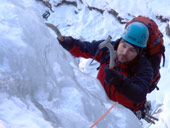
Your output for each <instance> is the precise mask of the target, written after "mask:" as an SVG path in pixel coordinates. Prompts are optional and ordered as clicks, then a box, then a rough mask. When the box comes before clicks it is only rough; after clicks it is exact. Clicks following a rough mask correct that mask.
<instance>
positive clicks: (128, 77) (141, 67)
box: [59, 22, 153, 112]
mask: <svg viewBox="0 0 170 128" xmlns="http://www.w3.org/2000/svg"><path fill="white" fill-rule="evenodd" d="M148 38H149V32H148V29H147V27H146V26H145V25H144V24H142V23H140V22H134V23H132V24H130V25H128V27H127V28H126V29H125V31H124V32H123V34H122V36H121V38H120V39H118V40H116V41H114V42H111V43H112V44H113V45H114V49H115V50H117V54H116V57H115V60H114V61H115V65H114V68H113V70H112V69H109V67H108V63H109V51H108V49H107V48H103V49H101V50H100V52H99V53H98V55H97V57H96V61H98V62H100V67H99V72H98V75H97V78H98V79H99V81H100V82H101V84H102V86H103V88H104V89H105V91H106V93H107V96H108V97H109V98H110V99H111V100H113V101H118V102H119V103H120V104H122V105H124V106H125V107H127V108H129V109H131V110H132V111H134V112H135V111H137V110H139V109H140V107H141V105H142V104H143V102H144V101H145V99H146V94H147V93H148V90H149V86H150V84H151V82H152V78H153V69H152V66H151V64H150V62H149V61H148V60H147V58H146V57H145V55H144V54H143V51H142V50H143V48H144V47H146V45H147V40H148ZM59 42H60V44H61V45H62V46H63V47H64V48H65V49H67V50H68V51H69V52H70V53H71V54H72V55H73V56H75V57H84V58H93V57H94V55H95V53H96V51H97V48H98V45H99V44H100V43H101V42H102V41H93V42H92V43H90V42H86V41H84V42H81V41H80V40H76V39H73V38H72V37H64V40H63V41H61V40H59Z"/></svg>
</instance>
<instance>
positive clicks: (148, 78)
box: [116, 58, 153, 103]
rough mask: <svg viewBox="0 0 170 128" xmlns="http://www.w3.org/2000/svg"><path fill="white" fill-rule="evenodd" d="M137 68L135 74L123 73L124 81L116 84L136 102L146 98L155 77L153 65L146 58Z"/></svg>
mask: <svg viewBox="0 0 170 128" xmlns="http://www.w3.org/2000/svg"><path fill="white" fill-rule="evenodd" d="M137 68H138V69H136V73H135V76H132V77H125V76H123V75H121V79H122V81H121V83H119V84H117V85H116V88H117V89H118V91H119V92H120V93H122V94H123V95H125V96H126V97H127V98H128V99H129V100H131V101H132V102H134V103H140V102H142V101H143V100H144V99H145V98H146V95H147V93H148V92H149V87H150V85H151V82H152V78H153V69H152V66H151V64H150V62H149V61H148V60H147V59H146V58H145V61H143V62H140V63H139V65H138V66H137Z"/></svg>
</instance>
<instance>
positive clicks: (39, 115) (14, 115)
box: [0, 0, 170, 128]
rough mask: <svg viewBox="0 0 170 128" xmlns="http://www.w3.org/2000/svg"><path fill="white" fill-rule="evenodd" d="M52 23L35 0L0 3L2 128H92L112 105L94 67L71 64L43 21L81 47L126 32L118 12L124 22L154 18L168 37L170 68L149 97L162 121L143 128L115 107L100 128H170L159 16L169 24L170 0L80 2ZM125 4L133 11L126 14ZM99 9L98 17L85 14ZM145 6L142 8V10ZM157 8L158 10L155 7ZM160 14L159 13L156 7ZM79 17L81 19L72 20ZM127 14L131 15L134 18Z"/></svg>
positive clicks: (86, 62)
mask: <svg viewBox="0 0 170 128" xmlns="http://www.w3.org/2000/svg"><path fill="white" fill-rule="evenodd" d="M50 2H51V3H52V4H53V6H52V9H53V10H54V12H51V15H50V17H49V18H48V21H45V20H44V19H43V18H42V14H43V13H44V12H45V11H46V10H49V8H47V7H45V6H43V4H42V3H41V2H38V1H34V0H29V1H26V0H15V1H13V0H6V1H1V4H0V128H30V127H31V128H80V127H81V128H88V127H90V126H91V125H92V124H93V123H94V122H95V121H96V120H97V119H99V118H100V117H101V116H102V115H103V114H104V113H105V112H106V111H107V110H108V109H109V108H110V107H111V106H112V105H113V104H114V102H113V101H111V100H109V99H108V98H107V96H106V94H105V91H104V90H103V88H102V86H101V85H100V82H99V81H98V80H97V79H96V78H95V76H96V74H97V70H96V68H97V67H98V66H99V64H97V62H93V66H89V63H90V61H91V60H85V59H83V58H77V59H75V58H73V57H72V56H71V55H70V54H69V53H68V52H67V51H66V50H64V49H63V48H62V47H61V46H60V45H59V43H58V41H57V40H56V35H55V34H54V32H52V31H51V30H50V29H48V28H47V27H46V26H45V24H44V22H50V23H53V24H55V25H58V28H59V29H60V31H61V33H62V34H63V35H67V36H68V35H70V36H73V37H75V38H79V39H82V40H88V41H92V40H99V39H106V37H107V36H108V35H111V36H112V39H116V38H118V37H119V36H120V35H121V33H122V31H123V28H124V25H122V24H120V23H119V22H118V21H117V19H116V18H114V17H113V16H112V15H111V14H109V13H108V10H110V9H115V10H116V11H117V12H118V13H119V16H121V17H124V18H125V19H126V20H130V19H131V18H133V16H137V15H145V16H149V17H150V18H153V19H154V20H155V21H156V22H157V23H158V25H159V28H160V29H161V31H162V33H163V34H164V41H165V46H166V63H165V67H163V68H161V76H162V77H161V80H160V82H159V84H158V86H159V88H160V91H156V90H155V91H153V93H151V94H149V95H148V99H149V100H151V103H152V109H153V110H159V111H157V113H155V114H154V116H156V117H157V118H159V121H158V122H156V124H155V125H151V124H149V123H147V122H145V121H142V123H143V125H141V122H140V121H139V120H138V119H137V118H136V116H135V115H134V114H133V113H132V112H131V111H130V110H128V109H127V108H125V107H123V106H122V105H120V104H118V105H116V106H115V107H114V108H113V109H112V110H111V111H110V112H109V114H108V115H107V116H106V117H105V118H104V119H102V120H101V121H100V122H99V123H98V124H97V125H96V126H95V128H104V127H105V128H129V127H135V128H140V127H144V128H148V127H149V128H160V127H161V128H167V127H170V124H169V122H170V111H169V108H170V101H169V95H170V94H169V93H168V90H169V86H168V84H169V83H170V80H169V78H170V57H169V54H170V53H169V52H170V51H169V47H170V44H169V42H170V39H169V37H167V36H166V33H165V27H166V25H167V23H161V22H160V21H159V20H158V19H157V18H156V17H155V16H157V15H163V16H164V17H168V16H169V15H170V12H168V11H167V9H168V7H169V5H170V2H169V0H164V1H161V3H160V2H159V1H158V0H155V1H153V2H150V1H149V0H145V1H142V0H137V1H133V0H124V1H118V0H115V1H114V2H113V1H111V0H106V1H105V0H101V1H100V2H98V1H97V0H93V1H90V0H86V1H82V2H83V3H81V2H80V1H78V0H77V1H75V2H77V4H78V5H77V8H76V7H75V6H71V5H62V6H59V7H55V6H54V5H55V4H56V3H58V1H55V0H51V1H50ZM127 3H128V7H127ZM88 5H89V6H92V7H96V8H101V9H103V10H104V13H103V14H101V13H100V12H97V11H95V10H92V11H90V10H89V9H88V8H87V7H88ZM141 5H143V6H141ZM158 5H159V6H158ZM155 6H156V7H159V8H155ZM75 12H77V13H75ZM129 14H130V15H129Z"/></svg>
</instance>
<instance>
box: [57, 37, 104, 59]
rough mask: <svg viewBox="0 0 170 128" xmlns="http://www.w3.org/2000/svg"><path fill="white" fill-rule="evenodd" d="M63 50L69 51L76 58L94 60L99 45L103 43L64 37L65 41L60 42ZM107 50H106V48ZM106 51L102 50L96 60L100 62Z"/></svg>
mask: <svg viewBox="0 0 170 128" xmlns="http://www.w3.org/2000/svg"><path fill="white" fill-rule="evenodd" d="M58 41H59V43H60V44H61V45H62V47H63V48H65V49H66V50H68V51H69V52H70V53H71V54H72V55H73V56H75V57H84V58H93V57H94V56H95V53H96V51H97V49H98V45H99V44H100V43H101V42H102V41H103V40H100V41H93V42H87V41H80V40H77V39H74V38H72V37H70V36H69V37H64V40H63V41H61V40H58ZM104 49H106V48H104ZM104 49H101V50H100V52H99V53H98V55H97V57H96V58H95V60H97V61H100V58H101V56H102V54H103V51H104Z"/></svg>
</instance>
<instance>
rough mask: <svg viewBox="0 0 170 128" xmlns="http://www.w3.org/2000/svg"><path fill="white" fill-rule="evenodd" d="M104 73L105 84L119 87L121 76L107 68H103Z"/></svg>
mask: <svg viewBox="0 0 170 128" xmlns="http://www.w3.org/2000/svg"><path fill="white" fill-rule="evenodd" d="M104 71H105V82H106V83H107V84H112V85H114V86H119V85H121V82H122V80H123V76H122V75H121V74H120V73H119V72H118V71H116V70H112V69H109V67H108V66H106V67H105V68H104Z"/></svg>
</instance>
